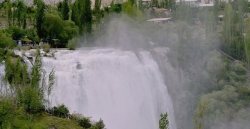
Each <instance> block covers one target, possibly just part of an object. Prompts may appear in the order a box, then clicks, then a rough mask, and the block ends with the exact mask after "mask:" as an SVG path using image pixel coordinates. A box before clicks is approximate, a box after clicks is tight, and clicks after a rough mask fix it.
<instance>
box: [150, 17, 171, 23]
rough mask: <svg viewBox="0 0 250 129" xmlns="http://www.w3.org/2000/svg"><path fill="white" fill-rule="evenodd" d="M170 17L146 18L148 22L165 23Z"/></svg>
mask: <svg viewBox="0 0 250 129" xmlns="http://www.w3.org/2000/svg"><path fill="white" fill-rule="evenodd" d="M170 19H172V18H171V17H169V18H153V19H148V20H147V21H148V22H154V23H166V22H168V21H169V20H170Z"/></svg>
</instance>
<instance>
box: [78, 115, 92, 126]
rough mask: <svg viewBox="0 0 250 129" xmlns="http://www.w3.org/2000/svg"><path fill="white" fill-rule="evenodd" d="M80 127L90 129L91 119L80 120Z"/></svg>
mask: <svg viewBox="0 0 250 129" xmlns="http://www.w3.org/2000/svg"><path fill="white" fill-rule="evenodd" d="M79 125H80V126H82V127H83V128H90V127H91V123H90V120H89V118H85V117H83V118H82V119H80V120H79Z"/></svg>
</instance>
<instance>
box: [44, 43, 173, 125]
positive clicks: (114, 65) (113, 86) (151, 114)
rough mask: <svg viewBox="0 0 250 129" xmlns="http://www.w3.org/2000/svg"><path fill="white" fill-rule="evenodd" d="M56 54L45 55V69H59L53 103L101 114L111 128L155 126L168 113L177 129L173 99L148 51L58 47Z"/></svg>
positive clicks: (80, 111) (99, 116) (77, 110)
mask: <svg viewBox="0 0 250 129" xmlns="http://www.w3.org/2000/svg"><path fill="white" fill-rule="evenodd" d="M55 58H56V60H55V59H53V58H44V59H43V63H44V68H45V69H46V71H51V70H52V69H54V70H55V86H54V87H53V91H52V97H51V98H52V99H51V100H52V105H55V106H56V105H58V104H62V103H63V104H65V105H66V106H68V107H69V109H70V111H71V113H73V112H76V113H81V114H83V115H84V116H89V117H92V118H93V119H95V120H99V119H100V118H101V119H103V120H104V123H105V125H106V127H107V128H108V129H118V128H119V129H128V128H129V129H157V128H158V121H159V119H160V114H161V113H165V112H168V114H169V121H170V128H171V129H176V127H175V119H174V115H173V105H172V101H171V98H170V96H169V94H168V90H167V87H166V86H165V84H164V81H163V78H162V75H161V73H160V71H159V68H158V65H157V63H156V62H155V61H154V60H153V58H152V56H151V54H150V53H149V52H147V51H139V52H138V53H137V54H135V53H134V52H132V51H122V50H118V49H98V48H96V49H93V50H77V51H67V50H65V51H59V52H57V53H55ZM47 73H48V72H47Z"/></svg>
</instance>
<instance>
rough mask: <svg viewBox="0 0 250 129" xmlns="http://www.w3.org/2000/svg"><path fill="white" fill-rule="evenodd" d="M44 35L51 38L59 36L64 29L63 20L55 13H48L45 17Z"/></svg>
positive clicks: (43, 24)
mask: <svg viewBox="0 0 250 129" xmlns="http://www.w3.org/2000/svg"><path fill="white" fill-rule="evenodd" d="M41 27H42V28H41V29H42V30H44V31H43V35H44V36H46V37H48V38H49V39H53V38H59V35H60V33H61V32H62V31H63V27H64V25H63V20H62V19H61V18H60V17H59V16H58V15H54V14H46V15H45V16H44V18H43V23H42V26H41Z"/></svg>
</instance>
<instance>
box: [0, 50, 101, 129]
mask: <svg viewBox="0 0 250 129" xmlns="http://www.w3.org/2000/svg"><path fill="white" fill-rule="evenodd" d="M4 56H5V58H6V59H5V77H4V81H5V82H6V85H5V87H3V88H2V89H1V96H0V128H4V129H5V128H35V129H36V128H37V129H38V128H39V129H40V128H49V127H52V126H54V127H56V128H91V129H103V128H104V127H105V125H104V123H103V121H102V120H100V121H98V122H92V121H91V120H90V119H89V118H85V117H83V116H82V115H78V116H79V117H76V116H74V115H70V114H69V110H68V108H67V107H66V106H64V105H59V106H58V107H53V108H51V109H50V108H48V109H46V110H47V112H45V106H44V104H48V106H50V102H49V96H50V94H51V90H52V88H53V84H54V80H53V79H54V71H52V72H51V73H50V74H49V82H48V84H47V83H46V82H45V81H46V79H45V74H46V73H45V72H44V70H43V69H42V61H41V57H40V50H39V49H38V50H37V54H36V57H35V63H34V64H33V67H32V69H31V72H30V73H29V72H28V71H27V66H26V64H23V63H22V62H21V58H20V57H19V56H17V55H15V54H14V53H13V52H12V51H11V50H7V53H6V54H5V55H4ZM45 93H46V94H47V95H48V100H46V99H45V97H44V95H45ZM51 115H54V116H57V117H53V116H51ZM59 117H61V118H59ZM62 118H70V119H69V120H68V119H62Z"/></svg>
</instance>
